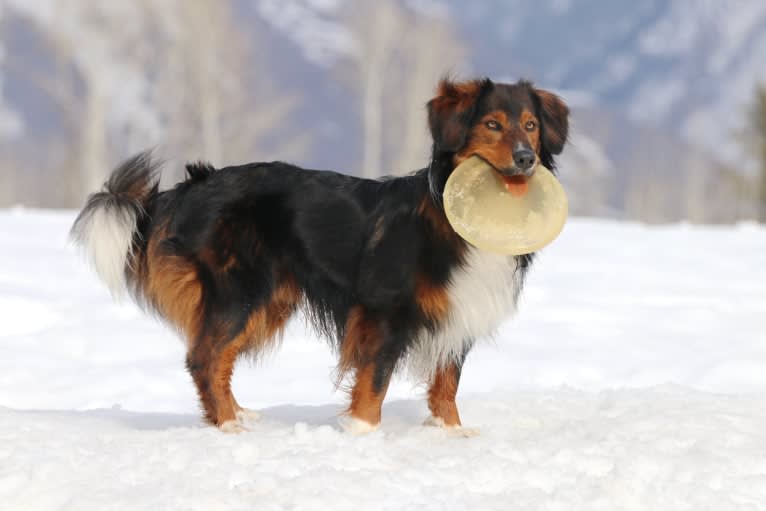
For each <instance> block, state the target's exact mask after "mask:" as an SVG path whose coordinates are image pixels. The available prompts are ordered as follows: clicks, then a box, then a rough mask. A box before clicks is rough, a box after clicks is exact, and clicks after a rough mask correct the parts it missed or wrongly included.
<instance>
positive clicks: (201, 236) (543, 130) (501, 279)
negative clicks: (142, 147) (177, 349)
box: [72, 79, 569, 432]
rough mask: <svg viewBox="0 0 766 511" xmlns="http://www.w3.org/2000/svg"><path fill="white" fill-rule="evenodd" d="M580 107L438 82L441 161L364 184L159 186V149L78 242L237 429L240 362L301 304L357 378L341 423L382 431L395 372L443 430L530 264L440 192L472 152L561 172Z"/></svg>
mask: <svg viewBox="0 0 766 511" xmlns="http://www.w3.org/2000/svg"><path fill="white" fill-rule="evenodd" d="M568 115H569V111H568V108H567V107H566V105H565V104H564V103H563V102H562V101H561V99H559V98H558V97H557V96H555V95H554V94H551V93H550V92H547V91H544V90H540V89H537V88H535V87H533V86H532V85H531V84H530V83H528V82H524V81H521V82H518V83H515V84H500V83H493V82H492V81H490V80H487V79H484V80H475V81H468V82H461V83H455V82H451V81H448V80H444V81H442V82H441V83H440V84H439V87H438V93H437V96H436V97H435V98H433V99H432V100H431V101H430V102H429V103H428V120H429V124H430V128H431V134H432V136H433V155H432V158H431V162H430V164H429V166H428V167H426V168H424V169H421V170H418V171H415V172H414V173H412V174H410V175H408V176H405V177H396V178H387V179H382V180H367V179H359V178H355V177H350V176H346V175H342V174H337V173H335V172H329V171H317V170H307V169H302V168H298V167H295V166H292V165H288V164H286V163H280V162H274V163H251V164H247V165H242V166H235V167H226V168H223V169H220V170H216V169H214V168H212V167H211V166H209V165H205V164H193V165H188V166H187V172H188V178H187V179H186V180H185V181H184V182H182V183H179V184H178V185H177V186H176V187H175V188H173V189H171V190H168V191H163V192H160V191H159V190H158V186H157V181H158V180H157V175H156V171H157V168H156V166H155V165H154V164H153V163H152V162H151V161H150V158H149V155H148V154H141V155H138V156H136V157H134V158H132V159H130V160H128V161H126V162H125V163H123V164H122V165H121V166H120V167H119V168H117V169H116V170H115V171H114V173H113V174H112V175H111V177H110V178H109V181H108V182H107V183H106V186H105V190H104V191H102V192H99V193H96V194H94V195H92V196H91V197H90V198H89V200H88V203H87V205H86V206H85V208H84V209H83V210H82V212H81V213H80V215H79V217H78V218H77V220H76V222H75V224H74V226H73V228H72V235H73V237H74V239H75V240H76V241H77V242H79V243H80V244H81V245H83V247H84V248H85V250H86V252H87V254H88V255H89V257H90V259H91V260H92V261H93V263H94V265H95V268H96V270H97V271H98V273H99V275H100V276H101V277H102V279H103V280H104V281H105V282H106V283H107V285H108V286H109V287H110V289H112V291H113V292H116V293H119V292H120V291H121V290H124V289H128V290H129V291H130V292H131V293H132V295H133V296H134V297H135V299H136V300H137V301H138V302H139V303H140V304H142V305H143V306H145V307H146V308H147V309H150V310H152V311H155V312H156V313H157V314H159V315H160V316H161V317H162V318H164V319H165V320H167V321H168V322H169V323H170V324H172V325H173V326H174V327H176V328H177V329H178V330H179V331H180V333H181V334H182V335H183V337H184V338H185V340H186V342H187V346H188V355H187V359H186V366H187V368H188V370H189V372H190V373H191V375H192V377H193V379H194V382H195V384H196V386H197V390H198V392H199V397H200V400H201V402H202V406H203V409H204V413H205V417H206V419H207V420H208V421H209V422H210V423H212V424H215V425H216V426H218V427H220V428H221V429H223V430H230V431H238V430H241V429H242V428H243V426H242V421H243V420H244V418H245V417H246V414H247V411H246V410H244V409H242V408H241V407H240V406H239V405H238V404H237V402H236V400H235V399H234V396H233V395H232V393H231V387H230V379H231V374H232V370H233V367H234V362H235V360H236V359H237V357H238V356H239V355H241V354H243V353H246V352H249V353H255V354H257V353H258V352H260V351H261V350H264V349H266V348H267V347H269V345H270V344H271V343H273V342H275V339H276V338H278V335H279V334H280V332H281V330H282V328H283V327H284V326H285V323H286V322H287V320H288V319H289V318H290V317H291V316H292V315H293V314H294V313H295V312H297V311H298V310H303V311H304V312H305V314H306V316H307V317H308V318H309V319H310V320H311V321H312V323H313V324H314V325H315V327H316V328H317V330H318V331H319V332H320V333H322V334H324V335H325V336H326V337H328V338H329V339H331V340H332V343H333V346H334V347H336V348H337V352H338V354H339V363H338V364H339V365H338V368H339V372H340V374H341V376H342V375H344V374H346V373H349V374H350V372H353V375H354V378H355V380H354V384H353V388H352V391H351V404H350V406H349V409H348V414H347V416H346V417H345V418H344V419H345V420H344V424H345V426H346V427H347V428H348V429H351V430H353V431H358V432H363V431H369V430H372V429H375V428H376V427H377V426H378V424H379V422H380V414H381V404H382V402H383V398H384V396H385V394H386V389H387V387H388V384H389V380H390V378H391V375H392V373H394V371H395V370H396V369H397V368H401V367H406V368H407V369H408V370H409V371H410V373H411V374H413V375H415V376H416V377H417V378H419V379H420V380H421V381H423V382H426V383H428V385H429V391H428V405H429V408H430V410H431V413H432V415H433V417H432V420H431V422H432V423H434V424H437V425H441V426H445V427H450V428H460V427H461V426H460V418H459V416H458V411H457V407H456V405H455V394H456V392H457V388H458V381H459V379H460V372H461V367H462V364H463V361H464V359H465V357H466V354H467V353H468V351H469V350H470V349H471V347H472V346H473V344H474V341H475V340H476V339H478V338H480V337H483V336H486V335H489V334H491V333H492V332H493V331H494V330H495V329H496V328H497V326H498V325H499V324H500V323H501V322H502V321H503V320H504V319H506V318H507V317H508V316H509V315H511V314H512V313H513V311H514V309H515V305H516V300H517V298H518V295H519V292H520V291H521V288H522V284H523V281H524V275H525V272H526V271H527V269H528V268H529V265H530V263H531V260H532V257H531V255H528V256H521V257H511V256H501V255H496V254H492V253H487V252H483V251H482V250H479V249H477V248H476V247H473V246H471V245H470V244H468V243H466V242H465V241H464V240H463V239H461V238H460V237H459V236H458V235H457V234H456V233H455V232H454V231H453V229H452V228H451V226H450V224H449V222H448V221H447V219H446V217H445V214H444V210H443V207H442V203H441V195H442V191H443V189H444V185H445V183H446V181H447V178H448V177H449V175H450V173H451V172H452V170H453V169H454V168H455V166H456V165H458V164H459V163H460V162H461V161H463V160H464V159H466V158H468V157H470V156H472V155H477V156H479V157H481V158H483V159H484V160H486V161H487V162H488V163H489V164H491V165H492V166H493V167H494V169H495V170H496V171H497V172H500V173H502V174H504V175H506V176H508V175H514V174H529V173H530V172H532V171H533V169H534V167H535V166H536V164H537V163H538V162H540V163H542V164H543V165H545V166H546V167H548V168H551V169H552V168H554V161H553V157H554V155H556V154H558V153H560V152H561V151H562V149H563V147H564V144H565V142H566V139H567V131H568Z"/></svg>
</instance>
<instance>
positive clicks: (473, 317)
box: [407, 248, 523, 381]
mask: <svg viewBox="0 0 766 511" xmlns="http://www.w3.org/2000/svg"><path fill="white" fill-rule="evenodd" d="M522 273H523V272H522V270H521V268H519V266H518V264H517V261H516V258H514V257H513V256H502V255H498V254H492V253H489V252H484V251H481V250H479V249H476V248H470V249H469V252H468V254H467V257H466V259H465V264H464V266H463V267H462V268H458V269H456V270H455V271H454V272H453V273H452V276H451V283H450V285H449V288H448V293H449V301H450V309H449V316H448V318H447V319H446V320H445V321H444V323H443V324H442V326H441V327H440V328H439V329H438V330H437V331H436V332H435V333H429V332H426V331H423V332H421V334H420V335H419V336H418V339H417V341H416V342H415V343H414V345H413V347H412V350H411V351H410V353H409V356H408V358H407V366H408V372H409V373H410V375H412V376H413V377H415V378H417V379H419V380H423V381H425V380H428V379H430V377H431V376H432V375H433V373H434V372H435V371H436V370H437V369H438V368H440V367H445V366H446V365H447V364H449V363H450V362H452V361H459V360H461V358H462V356H463V354H464V353H465V352H466V351H467V350H468V349H469V348H470V347H471V345H472V344H473V342H474V341H475V340H477V339H479V338H481V337H486V336H489V335H491V334H492V333H494V331H495V330H496V329H497V327H498V326H499V325H500V324H501V323H502V322H503V321H504V320H505V319H507V318H508V317H510V316H511V315H512V314H513V313H514V312H515V310H516V301H517V299H518V296H519V292H520V291H521V286H522V284H523V282H522V280H523V275H522Z"/></svg>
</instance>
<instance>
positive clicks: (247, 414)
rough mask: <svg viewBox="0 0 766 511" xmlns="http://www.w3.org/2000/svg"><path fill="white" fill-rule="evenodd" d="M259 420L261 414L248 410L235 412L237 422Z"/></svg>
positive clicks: (241, 409)
mask: <svg viewBox="0 0 766 511" xmlns="http://www.w3.org/2000/svg"><path fill="white" fill-rule="evenodd" d="M259 420H261V414H260V413H258V412H256V411H255V410H251V409H249V408H240V409H239V410H237V421H238V422H240V423H248V422H256V421H259Z"/></svg>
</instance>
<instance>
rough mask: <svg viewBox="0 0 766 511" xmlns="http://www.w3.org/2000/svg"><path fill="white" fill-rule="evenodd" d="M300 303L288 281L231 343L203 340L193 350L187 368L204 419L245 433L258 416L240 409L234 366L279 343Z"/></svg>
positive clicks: (256, 312)
mask: <svg viewBox="0 0 766 511" xmlns="http://www.w3.org/2000/svg"><path fill="white" fill-rule="evenodd" d="M299 300H300V293H299V292H298V290H297V287H296V286H295V284H294V282H293V280H292V279H289V278H285V279H283V280H282V282H281V283H280V285H279V286H278V287H277V288H276V289H274V291H273V293H272V294H271V296H270V297H269V300H268V302H266V303H265V304H263V305H262V306H260V307H258V308H257V309H255V310H253V311H252V312H251V313H250V315H249V316H248V318H247V321H246V323H245V326H244V328H243V329H242V330H241V331H240V332H239V333H238V334H237V335H236V336H235V337H234V338H232V339H231V340H229V341H224V342H223V343H222V344H221V343H216V342H215V341H214V340H212V337H211V339H203V341H202V342H198V343H196V344H195V346H194V347H193V348H192V349H191V350H190V352H189V355H188V357H187V367H188V368H189V372H190V373H191V374H192V378H194V383H195V384H196V385H197V391H198V393H199V397H200V401H201V402H202V407H203V409H204V411H205V417H206V418H207V420H208V421H209V422H211V423H212V424H214V425H216V426H218V427H219V428H221V430H223V431H226V432H240V431H246V430H247V428H246V427H245V425H244V424H245V423H247V422H251V421H253V420H255V419H257V417H258V414H257V412H254V411H252V410H248V409H246V408H243V407H242V406H240V405H239V403H238V402H237V400H236V399H235V398H234V395H233V394H232V392H231V376H232V373H233V371H234V363H235V361H236V360H237V358H238V357H239V356H240V355H241V354H242V353H245V352H251V353H255V354H256V355H257V353H258V352H259V351H262V350H263V349H265V348H266V347H267V346H269V345H270V344H273V343H274V342H276V340H277V339H278V338H279V335H280V333H281V331H282V329H283V328H284V326H285V324H286V323H287V320H288V319H289V318H290V316H292V314H293V313H294V312H295V310H296V308H297V304H298V301H299Z"/></svg>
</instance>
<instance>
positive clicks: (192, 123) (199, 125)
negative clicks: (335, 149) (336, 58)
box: [143, 0, 310, 166]
mask: <svg viewBox="0 0 766 511" xmlns="http://www.w3.org/2000/svg"><path fill="white" fill-rule="evenodd" d="M143 1H144V2H145V5H146V6H147V9H149V11H150V12H151V13H152V16H150V19H152V20H154V22H155V24H156V25H157V30H158V32H159V34H158V39H159V42H160V44H159V45H158V46H157V51H156V52H155V53H154V55H153V59H152V65H151V68H152V69H154V70H156V83H155V86H154V87H153V89H152V97H153V103H154V104H155V106H156V108H157V109H158V111H159V112H160V113H161V115H162V118H163V124H164V125H165V133H166V135H165V137H164V139H165V140H166V141H167V144H168V145H169V146H170V148H171V152H172V153H173V154H174V155H178V156H180V157H182V158H184V159H204V160H208V161H210V162H212V163H213V164H214V165H219V166H220V165H225V164H232V163H242V162H247V161H253V160H254V159H260V160H265V159H273V158H276V157H278V156H281V157H283V158H287V159H290V160H293V161H294V160H296V159H299V158H300V157H302V156H303V155H304V154H305V153H306V151H307V149H308V146H309V142H310V140H309V137H308V134H307V133H306V132H302V133H300V132H296V130H295V129H293V128H294V126H292V125H291V124H290V123H289V122H287V121H289V118H290V116H291V115H292V114H293V113H294V111H295V109H296V108H297V106H298V105H299V98H298V96H297V95H296V94H291V93H288V92H284V91H280V90H279V89H278V88H277V84H276V83H275V80H274V79H273V78H272V76H271V73H270V71H269V67H270V66H269V62H268V60H267V58H266V55H264V54H263V53H262V52H260V51H259V49H260V48H261V47H264V46H265V45H260V44H257V41H254V40H252V39H251V38H250V36H249V34H248V35H246V34H245V31H244V30H243V27H239V26H238V25H237V21H236V20H235V18H234V14H233V12H232V10H231V5H230V4H229V3H228V2H221V1H219V0H196V1H194V2H183V1H181V0H172V1H171V0H168V1H165V2H153V1H151V0H143ZM248 32H255V33H256V34H257V32H258V31H257V30H252V27H248ZM254 37H257V36H254Z"/></svg>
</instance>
